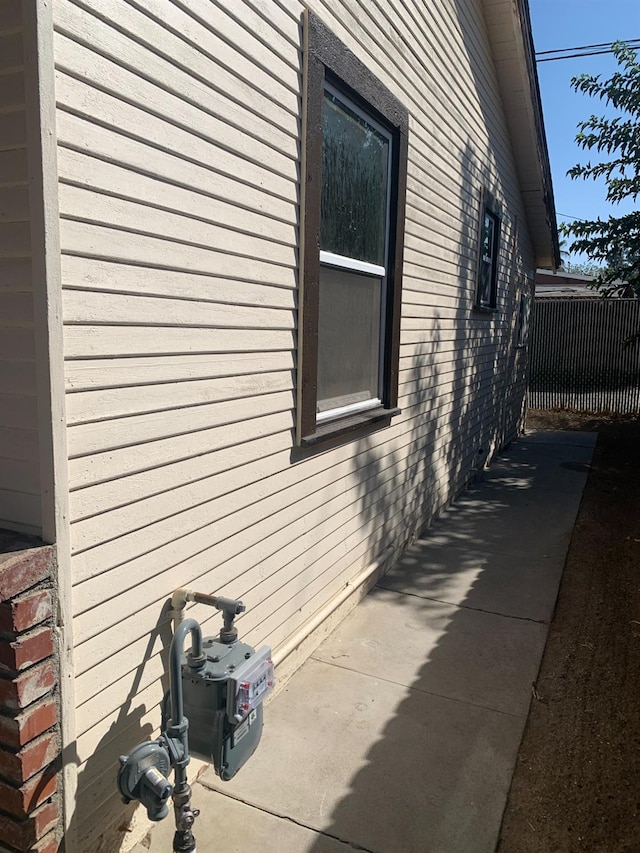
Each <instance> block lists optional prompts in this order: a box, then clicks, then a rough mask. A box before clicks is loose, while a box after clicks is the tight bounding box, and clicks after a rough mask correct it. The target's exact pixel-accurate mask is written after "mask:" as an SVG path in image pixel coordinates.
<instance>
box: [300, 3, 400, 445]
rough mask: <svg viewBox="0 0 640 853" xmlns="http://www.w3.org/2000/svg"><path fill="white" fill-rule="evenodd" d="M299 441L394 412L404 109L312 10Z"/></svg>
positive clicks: (309, 19)
mask: <svg viewBox="0 0 640 853" xmlns="http://www.w3.org/2000/svg"><path fill="white" fill-rule="evenodd" d="M305 27H306V35H307V44H308V50H307V52H306V57H305V59H306V62H305V71H306V73H305V85H306V110H305V118H306V122H305V153H304V178H303V196H304V198H303V203H304V228H303V233H304V240H303V263H302V275H301V291H302V293H301V305H302V309H301V316H300V317H299V324H298V328H299V331H300V340H299V351H298V356H299V366H298V439H299V442H300V443H301V444H314V443H317V442H318V441H320V440H324V439H325V438H329V437H333V436H335V435H338V434H341V433H345V432H351V431H353V430H356V429H359V430H362V429H363V428H368V427H369V426H371V425H373V426H379V425H380V424H381V422H382V421H385V420H386V421H387V422H389V421H390V418H391V416H392V415H393V414H395V413H396V412H397V408H396V406H397V399H398V360H399V337H400V306H401V277H402V246H403V236H404V201H405V187H406V161H407V112H406V110H405V109H404V107H403V106H402V105H401V104H400V103H399V102H398V101H397V100H396V99H395V97H394V96H393V95H392V94H391V93H390V92H389V91H388V90H387V89H386V88H385V87H384V86H383V85H382V83H380V81H379V80H377V79H376V78H375V77H374V76H373V75H372V74H371V73H370V72H369V71H368V69H367V68H366V67H365V66H364V65H363V64H362V63H361V62H360V60H358V59H357V58H356V57H355V56H354V54H352V53H351V52H350V51H349V50H348V49H347V48H346V47H345V46H344V45H343V44H342V43H341V42H340V41H339V40H338V39H337V37H336V36H335V35H334V34H333V33H332V32H330V30H328V29H327V28H326V27H325V26H324V24H323V23H322V22H321V21H320V20H319V19H318V18H316V17H315V15H313V14H312V13H310V12H307V13H305Z"/></svg>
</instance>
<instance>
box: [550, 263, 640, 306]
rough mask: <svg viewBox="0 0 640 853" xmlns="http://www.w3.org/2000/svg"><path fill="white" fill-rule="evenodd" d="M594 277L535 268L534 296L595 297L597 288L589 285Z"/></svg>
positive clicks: (619, 282) (621, 295) (629, 294)
mask: <svg viewBox="0 0 640 853" xmlns="http://www.w3.org/2000/svg"><path fill="white" fill-rule="evenodd" d="M594 280H595V279H594V277H593V276H591V275H578V274H577V273H570V272H564V271H560V272H556V273H554V272H551V270H545V269H539V270H536V276H535V285H536V298H539V297H541V298H544V299H549V298H553V297H555V298H556V299H560V298H562V299H566V298H567V297H571V298H573V299H597V298H599V294H598V291H597V290H594V289H593V287H591V284H592V282H593V281H594ZM615 284H620V285H621V284H622V281H617V282H615ZM632 297H633V292H632V291H631V292H629V293H624V292H623V293H617V294H614V296H613V298H623V299H625V298H632Z"/></svg>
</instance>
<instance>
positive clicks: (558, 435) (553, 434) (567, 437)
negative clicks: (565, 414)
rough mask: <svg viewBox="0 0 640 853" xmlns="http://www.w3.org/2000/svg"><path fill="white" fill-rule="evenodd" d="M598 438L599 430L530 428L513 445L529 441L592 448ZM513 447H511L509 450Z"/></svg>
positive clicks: (531, 442)
mask: <svg viewBox="0 0 640 853" xmlns="http://www.w3.org/2000/svg"><path fill="white" fill-rule="evenodd" d="M597 440H598V433H597V432H577V431H574V430H563V429H553V430H545V429H541V430H535V429H534V430H530V431H528V432H527V434H526V435H523V436H522V437H521V438H519V439H518V441H517V442H514V444H513V445H512V447H516V446H518V445H520V444H524V443H525V442H528V443H529V444H555V445H558V444H564V445H569V446H571V447H590V448H591V449H592V450H593V448H594V447H595V446H596V441H597ZM510 450H511V447H510V448H509V451H510Z"/></svg>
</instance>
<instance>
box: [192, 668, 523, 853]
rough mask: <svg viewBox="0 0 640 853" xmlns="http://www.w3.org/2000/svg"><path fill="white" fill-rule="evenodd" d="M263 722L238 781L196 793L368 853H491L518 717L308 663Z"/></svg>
mask: <svg viewBox="0 0 640 853" xmlns="http://www.w3.org/2000/svg"><path fill="white" fill-rule="evenodd" d="M428 667H429V662H428V661H427V663H426V664H425V668H428ZM267 716H268V719H267V724H266V727H265V734H264V737H263V744H262V745H261V747H260V749H259V750H258V751H257V752H256V754H255V756H254V757H253V759H252V760H251V762H250V763H249V764H248V765H247V766H246V768H244V769H243V770H242V773H241V774H239V776H238V777H237V779H234V780H232V781H231V782H229V783H223V782H220V780H219V779H218V778H217V777H216V776H215V775H214V773H213V772H212V771H211V770H209V771H207V772H206V773H205V774H203V776H202V777H201V782H202V783H203V784H205V785H207V786H211V787H213V788H215V789H218V790H221V791H223V792H224V793H225V794H227V795H228V796H231V797H237V798H238V799H241V800H242V801H243V802H247V803H250V804H251V805H253V806H258V807H259V808H261V809H265V810H267V811H269V812H272V813H274V814H278V815H282V816H285V817H287V818H289V819H291V820H294V821H296V822H297V823H301V824H303V825H304V826H307V827H311V828H313V829H316V830H319V831H323V832H326V833H329V834H330V835H331V836H333V837H336V838H339V839H341V840H343V841H348V842H350V843H351V844H352V845H353V846H354V847H356V848H360V849H364V850H366V851H374V853H399V851H402V853H425V851H429V853H432V851H433V853H436V851H440V853H445V851H447V852H448V851H450V853H454V851H455V853H459V851H462V850H464V851H465V853H476V851H477V853H485V851H489V850H493V848H494V846H495V843H496V841H497V833H498V829H499V826H500V818H501V814H502V809H503V807H504V802H505V800H506V796H507V792H508V788H509V782H510V779H511V774H512V771H513V762H514V760H515V755H516V753H517V750H518V745H519V743H520V739H521V736H522V730H523V727H524V722H525V718H524V717H523V716H513V715H511V714H504V713H501V712H498V711H492V710H487V709H485V708H479V707H477V706H474V705H469V704H466V703H464V702H459V701H456V700H452V699H443V698H441V697H439V696H432V695H428V694H425V693H423V692H421V691H418V690H409V689H407V688H405V687H401V686H399V685H397V684H390V683H389V682H387V681H384V680H382V679H378V678H374V677H372V676H369V675H363V674H361V673H358V672H352V671H349V670H346V669H342V668H340V667H337V666H332V665H330V664H326V663H324V662H320V661H316V660H310V661H307V663H306V664H305V665H304V666H303V667H302V669H301V670H299V671H298V672H297V673H296V675H294V676H293V678H292V679H291V680H290V681H289V683H288V684H287V687H286V688H285V690H284V691H283V692H281V693H280V694H279V695H278V696H277V697H276V699H275V700H274V701H273V702H272V703H271V704H270V705H269V708H268V715H267ZM244 849H246V850H247V851H249V850H250V849H252V848H249V847H247V848H243V850H244ZM308 850H309V851H310V853H320V850H321V848H320V847H319V846H315V845H314V846H313V847H311V848H308Z"/></svg>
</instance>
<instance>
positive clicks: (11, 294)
mask: <svg viewBox="0 0 640 853" xmlns="http://www.w3.org/2000/svg"><path fill="white" fill-rule="evenodd" d="M23 40H24V37H23V31H22V15H21V4H20V2H19V0H8V2H5V3H3V4H2V10H1V11H0V527H8V528H17V529H20V530H24V531H26V532H29V533H36V534H37V533H39V532H40V524H41V513H40V497H39V495H40V473H39V444H38V432H37V429H38V420H37V414H38V413H37V404H36V365H35V338H34V328H33V282H32V272H31V224H30V210H29V176H28V170H27V131H26V120H25V111H26V104H25V87H24V68H23V61H24V45H23Z"/></svg>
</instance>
